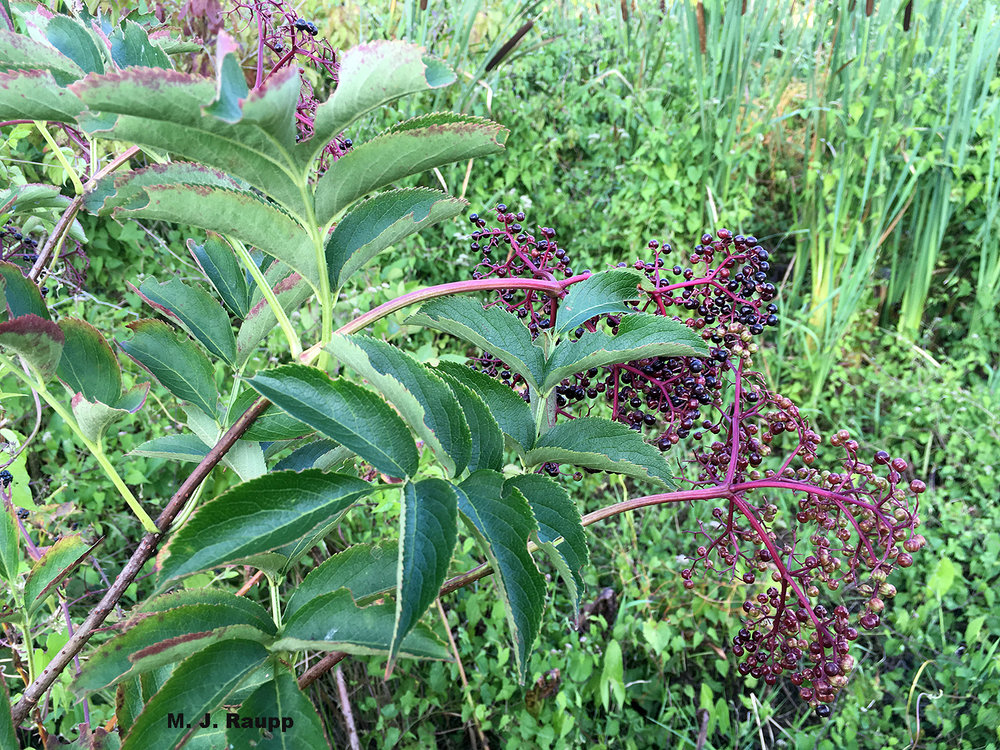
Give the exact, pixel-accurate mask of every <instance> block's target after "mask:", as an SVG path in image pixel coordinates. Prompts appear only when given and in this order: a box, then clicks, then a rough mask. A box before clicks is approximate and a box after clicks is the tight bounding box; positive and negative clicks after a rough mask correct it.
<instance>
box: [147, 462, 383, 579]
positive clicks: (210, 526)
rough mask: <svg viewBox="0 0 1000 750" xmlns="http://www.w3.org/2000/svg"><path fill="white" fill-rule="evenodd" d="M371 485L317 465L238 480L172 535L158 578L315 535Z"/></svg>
mask: <svg viewBox="0 0 1000 750" xmlns="http://www.w3.org/2000/svg"><path fill="white" fill-rule="evenodd" d="M372 489H374V488H373V487H372V485H370V484H368V483H367V482H363V481H361V480H360V479H358V478H357V477H351V476H347V475H345V474H326V473H324V472H322V471H320V470H318V469H310V470H308V471H303V472H301V473H297V472H292V471H283V472H272V473H269V474H265V475H264V476H261V477H258V478H257V479H253V480H251V481H249V482H244V483H242V484H239V485H237V486H236V487H234V488H232V489H231V490H229V491H228V492H226V493H224V494H222V495H220V496H219V497H217V498H215V499H214V500H210V501H209V502H207V503H205V504H204V505H202V506H201V507H200V508H199V509H198V510H197V511H195V513H194V515H192V516H191V520H190V521H188V523H187V524H186V525H185V526H184V527H183V528H181V529H180V530H179V531H177V532H176V533H175V534H174V535H173V536H172V537H171V539H170V542H169V543H168V545H167V547H166V554H167V557H166V559H165V560H164V561H162V563H161V569H160V581H161V582H166V581H169V580H171V579H174V578H180V577H181V576H185V575H189V574H191V573H197V572H199V571H202V570H209V569H211V568H214V567H217V566H220V565H229V564H233V563H235V562H238V561H241V560H247V559H250V558H253V557H254V556H257V555H262V554H265V553H269V552H273V551H274V550H280V549H281V548H283V547H285V545H294V544H295V543H296V542H298V541H299V540H301V539H303V538H311V537H312V536H313V535H314V534H315V533H316V532H317V531H318V530H320V529H326V528H328V527H329V525H330V524H331V523H332V522H333V521H335V520H336V518H338V517H339V516H340V514H342V513H343V512H344V511H345V510H347V509H348V508H349V507H350V506H351V505H352V504H353V503H354V502H355V501H357V500H358V499H360V498H362V497H364V496H365V495H366V494H368V493H369V492H371V491H372ZM302 551H304V550H302Z"/></svg>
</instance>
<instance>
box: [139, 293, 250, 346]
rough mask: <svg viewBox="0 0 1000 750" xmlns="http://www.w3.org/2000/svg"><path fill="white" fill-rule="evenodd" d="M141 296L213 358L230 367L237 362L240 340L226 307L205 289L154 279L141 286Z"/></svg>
mask: <svg viewBox="0 0 1000 750" xmlns="http://www.w3.org/2000/svg"><path fill="white" fill-rule="evenodd" d="M139 294H140V295H141V296H142V297H143V299H145V300H146V301H147V302H148V303H149V304H150V305H152V306H153V307H155V308H156V309H158V310H160V311H161V312H164V313H166V314H167V315H169V316H170V317H172V318H175V319H176V320H177V322H179V323H180V324H181V327H182V328H183V329H184V330H185V331H187V332H188V333H190V334H191V335H192V336H193V337H194V338H195V339H197V340H198V341H200V342H201V344H202V345H203V346H204V347H205V348H206V349H208V350H209V351H210V352H211V353H212V354H214V355H215V356H217V357H221V358H222V359H224V360H225V361H226V362H227V363H229V364H230V365H233V364H235V362H236V337H235V336H234V335H233V327H232V326H231V325H230V324H229V316H228V315H226V311H225V310H223V309H222V306H221V305H220V304H219V303H218V302H216V301H215V299H214V298H213V297H212V295H210V294H209V293H208V292H206V291H205V290H204V289H202V288H201V287H197V286H190V285H188V284H185V283H184V282H183V281H181V280H180V279H178V278H172V279H170V280H169V281H165V282H163V283H162V284H161V283H159V282H158V281H157V280H156V279H155V278H154V277H150V278H148V279H146V280H145V281H143V282H142V284H141V285H140V286H139Z"/></svg>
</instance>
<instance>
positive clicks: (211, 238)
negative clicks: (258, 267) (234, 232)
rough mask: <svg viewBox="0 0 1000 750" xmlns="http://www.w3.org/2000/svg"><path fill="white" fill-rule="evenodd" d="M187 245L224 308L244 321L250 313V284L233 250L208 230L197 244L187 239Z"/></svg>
mask: <svg viewBox="0 0 1000 750" xmlns="http://www.w3.org/2000/svg"><path fill="white" fill-rule="evenodd" d="M187 248H188V250H189V251H190V253H191V255H192V256H194V259H195V261H196V262H197V263H198V265H199V266H200V267H201V270H202V271H204V273H205V276H207V277H208V280H209V281H210V282H212V286H213V287H215V291H217V292H218V293H219V296H220V297H222V301H223V302H225V303H226V307H228V308H229V309H230V310H231V311H232V313H233V315H235V316H236V317H237V318H239V319H240V320H243V319H244V318H245V317H246V316H247V314H248V313H249V312H250V286H249V284H248V283H247V277H246V272H245V271H244V270H243V268H242V266H240V262H239V260H238V259H237V258H236V253H234V252H233V250H232V248H231V247H229V245H228V244H226V243H225V242H223V240H222V238H221V237H219V235H217V234H215V233H214V232H209V233H208V235H207V236H206V238H205V241H204V242H203V243H201V244H200V245H199V244H198V243H197V242H195V241H194V240H193V239H190V240H188V241H187Z"/></svg>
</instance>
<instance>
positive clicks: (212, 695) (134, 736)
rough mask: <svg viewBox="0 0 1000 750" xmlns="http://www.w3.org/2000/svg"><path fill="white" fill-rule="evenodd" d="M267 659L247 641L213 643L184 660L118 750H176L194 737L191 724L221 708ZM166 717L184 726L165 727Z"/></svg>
mask: <svg viewBox="0 0 1000 750" xmlns="http://www.w3.org/2000/svg"><path fill="white" fill-rule="evenodd" d="M267 659H268V652H267V650H266V649H265V648H264V647H263V646H262V645H260V644H259V643H256V642H254V641H247V640H230V641H225V642H223V643H216V644H214V645H212V646H209V647H208V648H206V649H205V650H204V651H199V652H198V653H197V654H194V655H193V656H190V657H188V658H187V659H185V660H184V661H183V662H182V663H181V664H180V665H178V667H177V668H176V669H175V670H174V672H173V674H172V675H171V676H170V678H169V679H168V680H167V682H166V684H165V685H164V686H163V687H162V688H161V689H160V690H159V692H157V693H156V695H154V696H153V697H152V699H151V700H150V701H149V703H147V704H146V707H145V708H144V709H143V711H142V713H141V714H139V717H138V718H137V719H136V722H135V724H134V726H133V727H132V731H130V732H129V733H128V735H127V736H126V737H125V744H124V745H122V750H174V748H175V747H176V746H177V745H178V744H179V743H181V742H183V740H184V738H185V737H186V736H188V735H189V734H192V733H194V732H195V731H197V729H198V726H197V724H196V723H195V722H198V721H201V719H202V717H203V716H204V715H205V714H206V713H209V712H211V711H213V710H214V709H216V708H218V707H219V706H221V705H222V704H223V703H224V702H225V700H226V698H228V697H229V696H230V695H231V694H232V693H233V692H234V691H235V690H237V689H238V688H239V687H240V685H241V684H243V683H244V682H246V681H247V680H248V679H249V678H250V676H251V674H252V673H253V672H255V671H257V670H258V669H259V668H260V667H261V666H263V665H264V664H265V663H266V661H267ZM209 675H210V676H211V679H206V678H207V677H208V676H209ZM168 713H170V714H174V715H176V714H182V715H183V716H184V717H185V721H184V723H182V724H181V726H179V727H175V726H172V725H168V724H167V714H168ZM188 723H190V724H191V728H190V729H188V728H187V726H186V725H187V724H188Z"/></svg>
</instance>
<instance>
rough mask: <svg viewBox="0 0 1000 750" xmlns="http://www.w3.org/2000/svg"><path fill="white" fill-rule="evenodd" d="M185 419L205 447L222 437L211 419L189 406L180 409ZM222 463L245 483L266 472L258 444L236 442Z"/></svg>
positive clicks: (261, 451) (216, 423) (243, 441)
mask: <svg viewBox="0 0 1000 750" xmlns="http://www.w3.org/2000/svg"><path fill="white" fill-rule="evenodd" d="M182 408H183V409H184V415H185V416H186V417H187V426H188V427H190V428H191V431H192V432H193V433H194V434H195V435H196V436H197V437H198V439H199V440H201V442H203V443H204V444H205V445H215V444H216V443H218V442H219V438H221V437H222V433H223V430H222V429H221V428H220V427H219V423H218V422H216V421H215V420H214V419H213V418H212V417H210V416H208V415H207V414H204V413H203V412H201V411H198V410H197V409H194V408H191V407H189V406H184V407H182ZM222 462H223V463H224V464H225V465H226V466H228V467H229V468H230V469H232V470H233V471H235V472H236V473H237V474H238V475H239V477H240V479H242V480H243V481H244V482H247V481H249V480H251V479H256V478H257V477H259V476H261V475H262V474H264V473H266V472H267V464H266V463H265V461H264V451H263V449H262V448H261V447H260V443H254V442H252V441H250V440H237V441H236V444H235V445H234V446H233V447H232V448H230V449H229V451H228V452H227V453H226V455H224V456H223V457H222Z"/></svg>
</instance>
